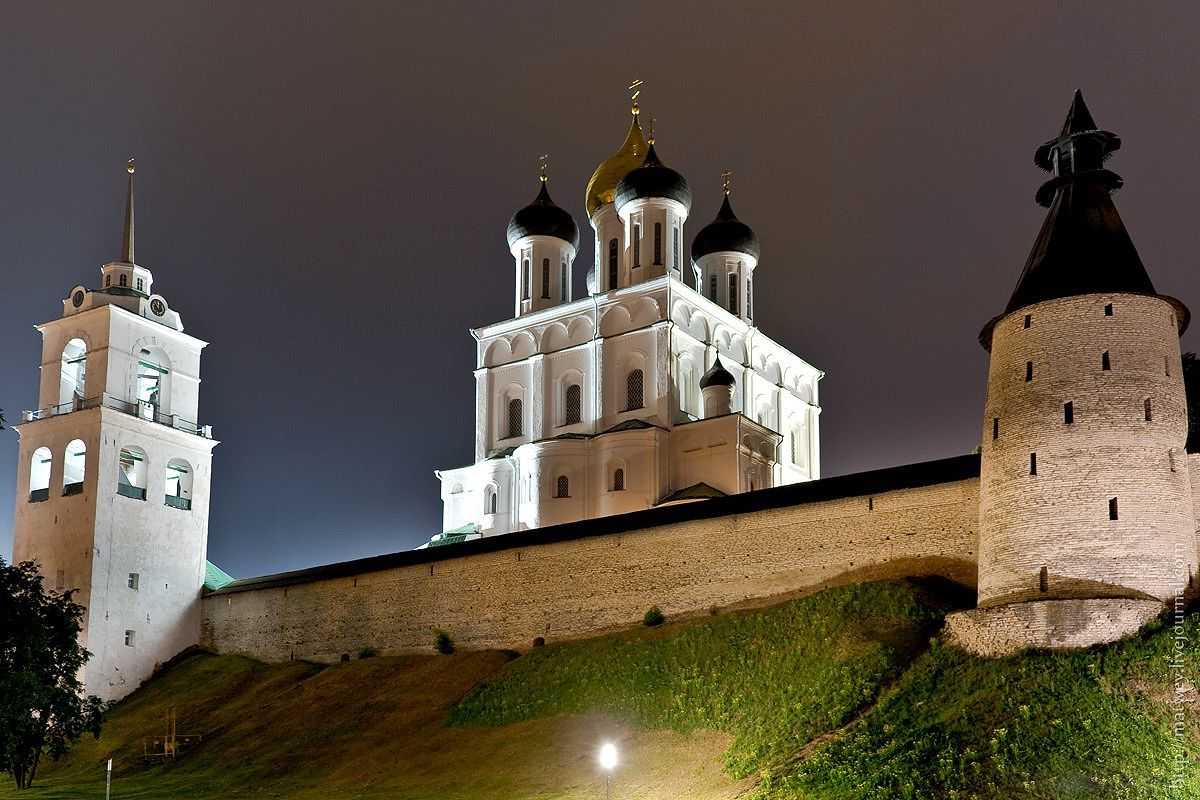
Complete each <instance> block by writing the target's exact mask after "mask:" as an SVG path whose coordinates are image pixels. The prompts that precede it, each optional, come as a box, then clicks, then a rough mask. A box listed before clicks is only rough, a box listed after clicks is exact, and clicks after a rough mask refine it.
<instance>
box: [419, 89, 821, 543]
mask: <svg viewBox="0 0 1200 800" xmlns="http://www.w3.org/2000/svg"><path fill="white" fill-rule="evenodd" d="M632 114H633V119H632V121H631V123H630V126H629V133H628V134H627V135H626V137H625V142H624V143H623V144H622V145H621V147H620V149H619V150H618V151H617V152H616V153H615V154H613V155H612V156H611V157H610V158H608V159H607V160H605V161H604V162H602V163H601V164H600V165H599V166H598V167H596V170H595V172H593V173H592V177H591V179H590V180H589V181H588V185H587V192H586V199H585V202H586V208H587V213H588V218H589V221H590V222H591V225H592V229H593V230H594V231H595V240H596V250H595V261H594V264H593V266H592V268H591V269H590V270H589V271H588V275H587V289H588V293H587V296H585V297H583V298H580V299H574V294H575V293H574V292H573V291H572V286H571V276H572V272H573V262H574V260H575V256H576V254H577V249H578V246H579V229H578V227H577V225H576V223H575V220H574V219H573V218H572V216H571V215H570V214H569V213H567V212H566V211H564V210H563V209H561V208H559V207H558V206H556V205H555V204H554V202H553V201H552V200H551V199H550V193H549V190H548V187H547V179H546V175H545V170H544V169H543V172H542V176H541V189H540V191H539V192H538V195H537V197H536V198H535V199H534V201H533V202H532V203H531V204H530V205H528V206H526V207H525V208H522V209H521V210H519V211H517V213H516V214H514V215H513V217H512V220H511V221H510V222H509V224H508V248H509V252H510V253H511V254H512V258H513V264H514V269H513V275H514V278H515V280H514V290H513V307H514V317H513V318H512V319H509V320H505V321H503V322H498V323H495V324H493V325H488V326H486V327H483V328H478V329H473V330H472V331H471V335H472V336H473V337H474V339H475V342H476V369H475V463H473V464H470V465H468V466H465V467H458V468H455V469H445V470H439V471H437V473H436V474H437V476H438V478H439V479H440V481H441V494H442V502H443V507H444V511H443V532H442V533H440V534H438V535H435V536H434V537H432V539H431V540H430V541H429V542H428V543H427V545H425V546H437V545H443V544H451V543H455V542H460V541H464V540H468V539H476V538H480V537H483V536H493V535H498V534H504V533H511V532H514V531H520V530H527V529H530V528H540V527H544V526H547V525H556V524H561V523H567V522H574V521H577V520H584V519H591V518H594V517H600V516H606V515H609V514H621V513H625V512H630V511H640V510H642V509H647V508H653V507H656V506H662V505H667V504H671V503H680V502H694V501H699V500H703V499H705V498H709V497H717V496H721V495H730V494H736V493H739V492H747V491H753V490H755V489H764V488H768V487H771V486H780V485H783V484H788V483H796V482H799V481H806V480H813V479H815V478H818V477H819V476H820V449H819V437H818V421H819V416H820V411H821V409H820V406H819V405H818V399H817V383H818V381H819V380H820V379H821V377H822V375H823V373H822V372H821V371H820V370H818V369H816V368H815V367H813V366H812V365H811V364H809V363H807V362H806V361H804V360H803V359H801V358H800V357H798V356H796V355H795V354H793V353H791V352H790V351H788V350H787V349H786V348H784V347H783V346H782V345H780V344H779V343H777V342H775V341H774V340H772V339H770V338H769V337H767V336H766V335H765V334H764V333H763V332H762V331H761V330H760V329H759V328H758V327H757V326H756V325H755V322H754V272H755V269H756V268H757V267H758V260H759V242H758V238H757V237H756V236H755V234H754V232H753V231H752V230H751V229H750V227H749V226H748V225H746V224H745V223H743V222H741V221H740V220H738V218H737V217H736V216H735V215H734V213H733V209H732V207H731V206H730V202H729V183H728V180H726V182H725V187H724V188H725V197H724V199H723V202H722V204H721V208H720V211H719V212H718V213H717V216H716V219H714V220H713V221H712V222H710V223H709V224H708V225H706V226H704V227H703V228H701V230H700V232H699V233H698V234H697V235H696V237H695V239H694V240H693V241H692V246H691V254H690V258H688V257H687V256H686V255H685V254H684V251H683V248H684V242H685V241H686V239H685V236H684V223H685V222H687V218H688V214H689V212H690V211H691V205H692V193H691V190H690V189H689V187H688V183H687V181H686V180H685V179H684V177H683V176H682V175H680V174H679V173H678V172H676V171H675V170H673V169H671V168H670V167H667V166H666V165H664V164H663V163H662V161H660V160H659V157H658V154H657V153H656V152H655V147H654V138H653V135H651V137H650V138H649V140H647V138H646V137H645V136H644V134H643V132H642V128H641V124H640V123H639V119H638V118H639V108H638V105H637V101H636V95H635V100H634V104H633V108H632Z"/></svg>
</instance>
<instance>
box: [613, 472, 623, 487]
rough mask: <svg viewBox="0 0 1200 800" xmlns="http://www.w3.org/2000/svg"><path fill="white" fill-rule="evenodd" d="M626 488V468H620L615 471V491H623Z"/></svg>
mask: <svg viewBox="0 0 1200 800" xmlns="http://www.w3.org/2000/svg"><path fill="white" fill-rule="evenodd" d="M624 490H625V470H623V469H620V468H618V469H617V471H616V472H614V473H613V491H614V492H622V491H624Z"/></svg>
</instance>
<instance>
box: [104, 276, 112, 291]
mask: <svg viewBox="0 0 1200 800" xmlns="http://www.w3.org/2000/svg"><path fill="white" fill-rule="evenodd" d="M110 286H112V275H105V276H104V288H105V289H107V288H108V287H110Z"/></svg>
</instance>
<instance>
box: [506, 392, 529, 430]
mask: <svg viewBox="0 0 1200 800" xmlns="http://www.w3.org/2000/svg"><path fill="white" fill-rule="evenodd" d="M524 421H525V415H524V410H523V409H522V407H521V398H519V397H514V398H513V399H512V400H509V401H508V438H509V439H511V438H513V437H514V436H521V435H523V434H522V430H523V426H524Z"/></svg>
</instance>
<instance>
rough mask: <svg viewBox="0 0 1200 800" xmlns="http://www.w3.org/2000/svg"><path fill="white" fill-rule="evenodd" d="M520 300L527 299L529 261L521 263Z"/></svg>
mask: <svg viewBox="0 0 1200 800" xmlns="http://www.w3.org/2000/svg"><path fill="white" fill-rule="evenodd" d="M521 299H522V300H528V299H529V259H528V258H526V259H524V260H522V261H521Z"/></svg>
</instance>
